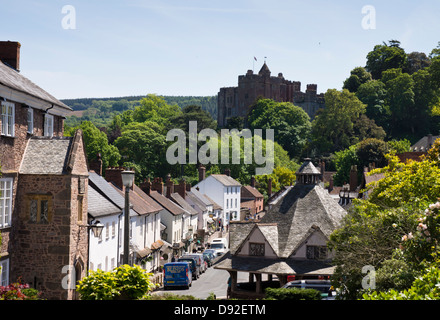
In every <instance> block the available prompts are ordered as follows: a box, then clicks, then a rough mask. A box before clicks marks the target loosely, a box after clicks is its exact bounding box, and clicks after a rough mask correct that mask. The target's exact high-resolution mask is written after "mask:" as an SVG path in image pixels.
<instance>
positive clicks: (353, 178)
mask: <svg viewBox="0 0 440 320" xmlns="http://www.w3.org/2000/svg"><path fill="white" fill-rule="evenodd" d="M356 188H357V166H356V165H353V166H351V169H350V191H355V190H356Z"/></svg>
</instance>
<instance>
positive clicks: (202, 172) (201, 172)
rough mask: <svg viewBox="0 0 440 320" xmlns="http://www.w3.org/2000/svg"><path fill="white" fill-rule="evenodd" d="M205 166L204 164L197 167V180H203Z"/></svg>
mask: <svg viewBox="0 0 440 320" xmlns="http://www.w3.org/2000/svg"><path fill="white" fill-rule="evenodd" d="M205 173H206V168H205V167H204V166H202V165H201V166H200V167H199V182H200V181H202V180H205Z"/></svg>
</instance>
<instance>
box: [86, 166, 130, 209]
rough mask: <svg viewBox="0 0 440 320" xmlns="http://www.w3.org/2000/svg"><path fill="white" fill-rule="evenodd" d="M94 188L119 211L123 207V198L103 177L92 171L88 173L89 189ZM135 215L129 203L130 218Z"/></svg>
mask: <svg viewBox="0 0 440 320" xmlns="http://www.w3.org/2000/svg"><path fill="white" fill-rule="evenodd" d="M91 187H92V188H94V189H95V190H96V191H97V192H99V194H100V195H102V196H104V197H105V198H106V199H107V200H108V201H110V202H111V203H113V204H114V205H115V206H116V207H118V208H119V209H120V210H121V211H122V210H123V209H124V207H125V198H124V196H123V195H121V193H120V192H119V191H118V190H117V187H115V186H114V185H113V184H112V183H110V182H107V180H105V179H104V178H103V177H101V176H100V175H99V174H97V173H96V172H94V171H90V172H89V188H91ZM89 205H90V203H89ZM136 215H137V213H136V212H135V211H134V210H133V204H131V203H130V216H136Z"/></svg>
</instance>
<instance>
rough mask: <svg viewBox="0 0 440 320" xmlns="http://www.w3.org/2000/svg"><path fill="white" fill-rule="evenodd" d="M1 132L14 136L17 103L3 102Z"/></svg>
mask: <svg viewBox="0 0 440 320" xmlns="http://www.w3.org/2000/svg"><path fill="white" fill-rule="evenodd" d="M1 122H2V124H1V134H2V135H3V136H8V137H14V135H15V132H14V128H15V104H13V103H11V102H6V101H2V102H1Z"/></svg>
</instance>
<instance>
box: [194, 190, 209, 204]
mask: <svg viewBox="0 0 440 320" xmlns="http://www.w3.org/2000/svg"><path fill="white" fill-rule="evenodd" d="M191 193H192V194H193V195H194V196H196V197H197V199H199V200H200V201H201V202H203V204H204V205H205V206H212V205H213V203H212V201H211V200H209V199H208V197H207V196H206V195H204V194H203V193H201V192H200V191H199V190H197V189H196V188H194V187H193V188H191Z"/></svg>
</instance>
